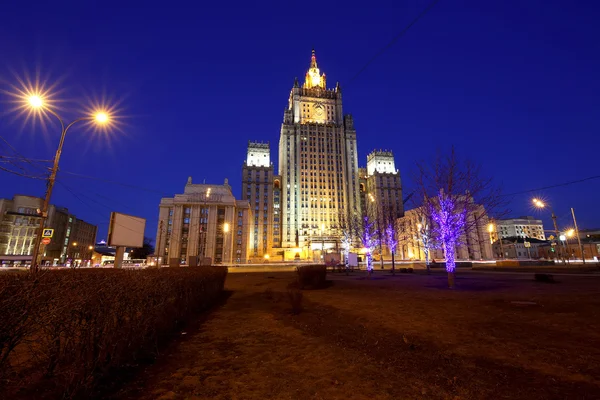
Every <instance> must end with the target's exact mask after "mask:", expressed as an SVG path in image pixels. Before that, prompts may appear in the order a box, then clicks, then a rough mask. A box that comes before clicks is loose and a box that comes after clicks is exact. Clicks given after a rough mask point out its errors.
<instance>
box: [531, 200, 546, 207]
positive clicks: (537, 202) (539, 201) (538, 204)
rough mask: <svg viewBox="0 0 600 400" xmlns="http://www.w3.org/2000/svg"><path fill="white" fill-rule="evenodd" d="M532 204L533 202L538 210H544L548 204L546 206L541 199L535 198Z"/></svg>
mask: <svg viewBox="0 0 600 400" xmlns="http://www.w3.org/2000/svg"><path fill="white" fill-rule="evenodd" d="M532 202H533V205H534V206H535V207H537V208H544V207H546V204H544V202H543V201H542V200H540V199H536V198H534V199H533V200H532Z"/></svg>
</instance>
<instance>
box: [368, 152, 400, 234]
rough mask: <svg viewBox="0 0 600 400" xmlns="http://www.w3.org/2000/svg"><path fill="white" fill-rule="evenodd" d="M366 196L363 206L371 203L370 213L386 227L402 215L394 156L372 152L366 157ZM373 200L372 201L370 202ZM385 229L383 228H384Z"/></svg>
mask: <svg viewBox="0 0 600 400" xmlns="http://www.w3.org/2000/svg"><path fill="white" fill-rule="evenodd" d="M366 172H367V177H366V182H367V196H369V199H367V200H366V201H365V204H371V203H373V207H368V206H367V208H371V209H370V210H369V212H370V213H375V215H376V218H377V219H378V220H379V222H381V223H382V226H386V224H388V223H392V224H394V221H396V220H397V219H398V218H400V217H402V216H403V215H404V204H403V202H402V181H401V179H400V171H398V170H397V169H396V165H395V162H394V154H393V153H392V152H391V151H387V150H379V151H377V150H374V151H373V152H371V154H369V155H368V156H367V171H366ZM371 200H373V201H371ZM384 229H385V228H384Z"/></svg>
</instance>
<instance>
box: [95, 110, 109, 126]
mask: <svg viewBox="0 0 600 400" xmlns="http://www.w3.org/2000/svg"><path fill="white" fill-rule="evenodd" d="M94 119H95V120H96V122H97V123H99V124H106V123H107V122H108V120H109V117H108V114H107V113H105V112H104V111H99V112H97V113H96V115H94Z"/></svg>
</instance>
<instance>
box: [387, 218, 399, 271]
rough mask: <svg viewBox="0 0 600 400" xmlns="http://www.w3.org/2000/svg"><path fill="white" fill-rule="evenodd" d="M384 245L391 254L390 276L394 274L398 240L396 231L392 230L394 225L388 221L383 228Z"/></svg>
mask: <svg viewBox="0 0 600 400" xmlns="http://www.w3.org/2000/svg"><path fill="white" fill-rule="evenodd" d="M385 244H386V245H387V247H388V249H389V250H390V253H391V254H392V275H395V274H396V260H395V256H396V247H397V246H398V239H397V238H396V229H394V223H393V222H392V221H388V223H387V225H386V227H385Z"/></svg>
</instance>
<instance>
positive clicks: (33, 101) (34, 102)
mask: <svg viewBox="0 0 600 400" xmlns="http://www.w3.org/2000/svg"><path fill="white" fill-rule="evenodd" d="M27 101H28V102H29V105H30V106H31V107H33V108H41V107H42V106H43V105H44V100H42V98H41V97H40V96H38V95H37V94H34V95H31V96H29V98H28V99H27Z"/></svg>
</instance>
